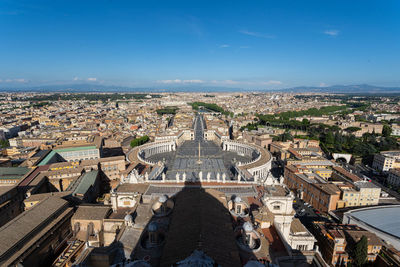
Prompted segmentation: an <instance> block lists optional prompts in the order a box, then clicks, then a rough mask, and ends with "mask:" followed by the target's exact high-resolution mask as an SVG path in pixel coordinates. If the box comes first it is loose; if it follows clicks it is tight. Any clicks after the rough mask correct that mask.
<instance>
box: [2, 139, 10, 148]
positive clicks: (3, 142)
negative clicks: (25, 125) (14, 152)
mask: <svg viewBox="0 0 400 267" xmlns="http://www.w3.org/2000/svg"><path fill="white" fill-rule="evenodd" d="M9 146H10V143H9V142H8V140H7V139H4V140H1V139H0V147H1V148H6V147H9Z"/></svg>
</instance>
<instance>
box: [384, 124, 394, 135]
mask: <svg viewBox="0 0 400 267" xmlns="http://www.w3.org/2000/svg"><path fill="white" fill-rule="evenodd" d="M391 134H392V128H391V127H390V126H389V125H387V124H384V125H383V129H382V135H383V136H385V137H389V136H390V135H391Z"/></svg>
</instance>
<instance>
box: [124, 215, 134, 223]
mask: <svg viewBox="0 0 400 267" xmlns="http://www.w3.org/2000/svg"><path fill="white" fill-rule="evenodd" d="M124 220H125V221H126V222H133V218H132V215H130V214H126V215H125V217H124Z"/></svg>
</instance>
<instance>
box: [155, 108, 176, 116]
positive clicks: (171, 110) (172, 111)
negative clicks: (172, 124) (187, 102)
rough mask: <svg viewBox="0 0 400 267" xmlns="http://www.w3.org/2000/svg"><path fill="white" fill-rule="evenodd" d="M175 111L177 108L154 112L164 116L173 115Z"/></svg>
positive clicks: (161, 109)
mask: <svg viewBox="0 0 400 267" xmlns="http://www.w3.org/2000/svg"><path fill="white" fill-rule="evenodd" d="M177 110H178V108H177V107H169V108H160V109H157V110H156V112H157V114H158V115H164V114H172V115H175V114H176V111H177Z"/></svg>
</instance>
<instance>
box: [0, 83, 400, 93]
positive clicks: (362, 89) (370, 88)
mask: <svg viewBox="0 0 400 267" xmlns="http://www.w3.org/2000/svg"><path fill="white" fill-rule="evenodd" d="M0 91H7V92H71V93H78V92H137V93H139V92H287V93H289V92H292V93H304V92H313V93H343V94H379V93H386V94H388V93H395V94H398V93H399V94H400V87H384V86H375V85H368V84H357V85H333V86H327V87H317V86H298V87H293V88H284V89H249V88H232V87H220V86H207V85H177V86H173V85H169V86H165V87H164V88H160V87H128V86H111V85H99V84H69V85H43V86H34V87H19V88H12V87H11V88H0Z"/></svg>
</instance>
